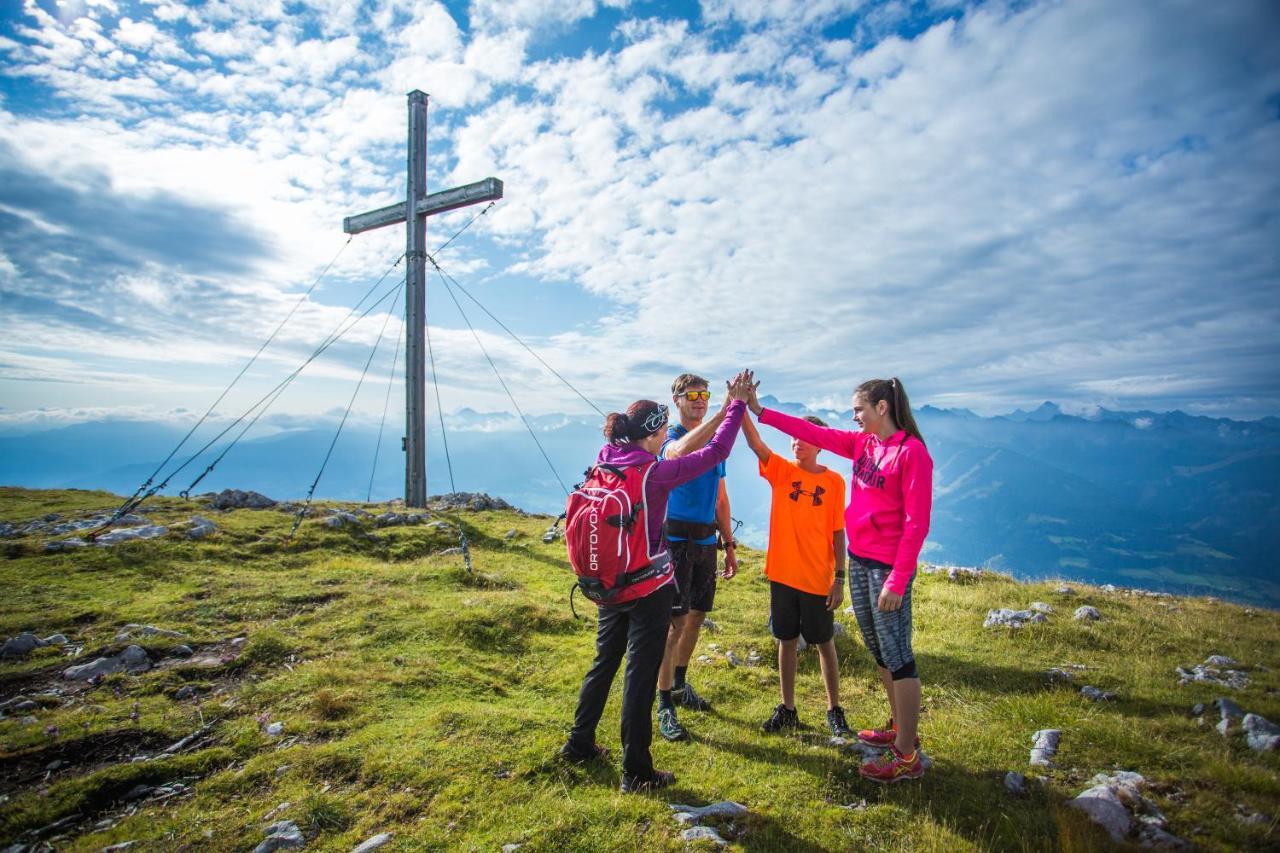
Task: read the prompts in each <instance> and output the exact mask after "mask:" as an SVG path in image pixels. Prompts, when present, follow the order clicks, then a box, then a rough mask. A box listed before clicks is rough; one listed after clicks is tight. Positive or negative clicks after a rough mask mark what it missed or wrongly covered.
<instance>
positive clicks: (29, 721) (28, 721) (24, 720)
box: [18, 715, 40, 726]
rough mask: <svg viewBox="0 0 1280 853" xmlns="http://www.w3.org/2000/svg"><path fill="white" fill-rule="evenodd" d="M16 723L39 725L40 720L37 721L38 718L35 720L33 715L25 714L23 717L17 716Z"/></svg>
mask: <svg viewBox="0 0 1280 853" xmlns="http://www.w3.org/2000/svg"><path fill="white" fill-rule="evenodd" d="M18 723H19V724H21V725H24V726H38V725H40V721H39V720H37V719H36V718H35V717H32V716H30V715H28V716H25V717H19V718H18Z"/></svg>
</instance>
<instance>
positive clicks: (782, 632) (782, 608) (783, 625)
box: [769, 581, 836, 646]
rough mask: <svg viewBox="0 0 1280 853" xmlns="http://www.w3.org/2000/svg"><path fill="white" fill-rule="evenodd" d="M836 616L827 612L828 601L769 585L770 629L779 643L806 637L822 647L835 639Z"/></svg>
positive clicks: (776, 585) (821, 596)
mask: <svg viewBox="0 0 1280 853" xmlns="http://www.w3.org/2000/svg"><path fill="white" fill-rule="evenodd" d="M835 618H836V615H835V614H834V613H832V612H831V611H830V610H828V609H827V597H826V596H825V595H814V594H813V593H811V592H804V591H803V590H799V589H796V588H795V587H793V586H787V585H786V584H784V583H778V582H777V581H769V627H770V628H771V630H772V631H773V636H775V637H777V638H778V639H779V640H794V639H795V638H796V637H800V636H803V637H804V641H805V642H806V643H808V644H809V645H811V646H820V645H822V644H823V643H825V642H827V641H828V640H830V639H831V638H832V637H834V636H835Z"/></svg>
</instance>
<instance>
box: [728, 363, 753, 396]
mask: <svg viewBox="0 0 1280 853" xmlns="http://www.w3.org/2000/svg"><path fill="white" fill-rule="evenodd" d="M754 380H755V374H754V373H752V372H751V371H750V370H743V371H741V372H740V373H738V375H737V376H735V377H733V380H732V381H731V382H726V383H725V386H726V389H727V397H728V399H730V400H743V401H747V400H750V399H751V396H752V395H753V394H754V393H755V382H754Z"/></svg>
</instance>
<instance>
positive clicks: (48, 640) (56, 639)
mask: <svg viewBox="0 0 1280 853" xmlns="http://www.w3.org/2000/svg"><path fill="white" fill-rule="evenodd" d="M40 642H42V643H44V644H45V645H46V646H65V645H66V644H67V635H66V634H50V635H49V636H48V637H45V638H44V639H43V640H41V641H40Z"/></svg>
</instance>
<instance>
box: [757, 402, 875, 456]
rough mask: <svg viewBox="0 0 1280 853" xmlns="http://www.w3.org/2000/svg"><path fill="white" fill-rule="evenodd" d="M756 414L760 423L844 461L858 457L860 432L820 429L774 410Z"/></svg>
mask: <svg viewBox="0 0 1280 853" xmlns="http://www.w3.org/2000/svg"><path fill="white" fill-rule="evenodd" d="M758 414H759V416H760V423H762V424H768V425H769V426H771V427H773V428H774V429H778V430H781V431H782V432H785V433H786V434H787V435H789V436H791V437H792V438H798V439H800V440H801V441H807V442H809V443H810V444H814V445H817V446H818V447H821V448H822V449H823V450H830V451H831V452H832V453H835V454H837V455H839V456H843V457H845V458H846V459H856V458H857V457H858V450H859V448H861V446H862V442H863V437H862V433H860V432H852V431H850V430H847V429H835V428H833V427H820V426H818V425H817V424H812V423H809V422H808V421H806V420H805V419H804V418H797V417H794V416H792V415H786V414H783V413H782V412H779V411H776V410H774V409H765V408H761V409H760V411H759V412H758Z"/></svg>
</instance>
